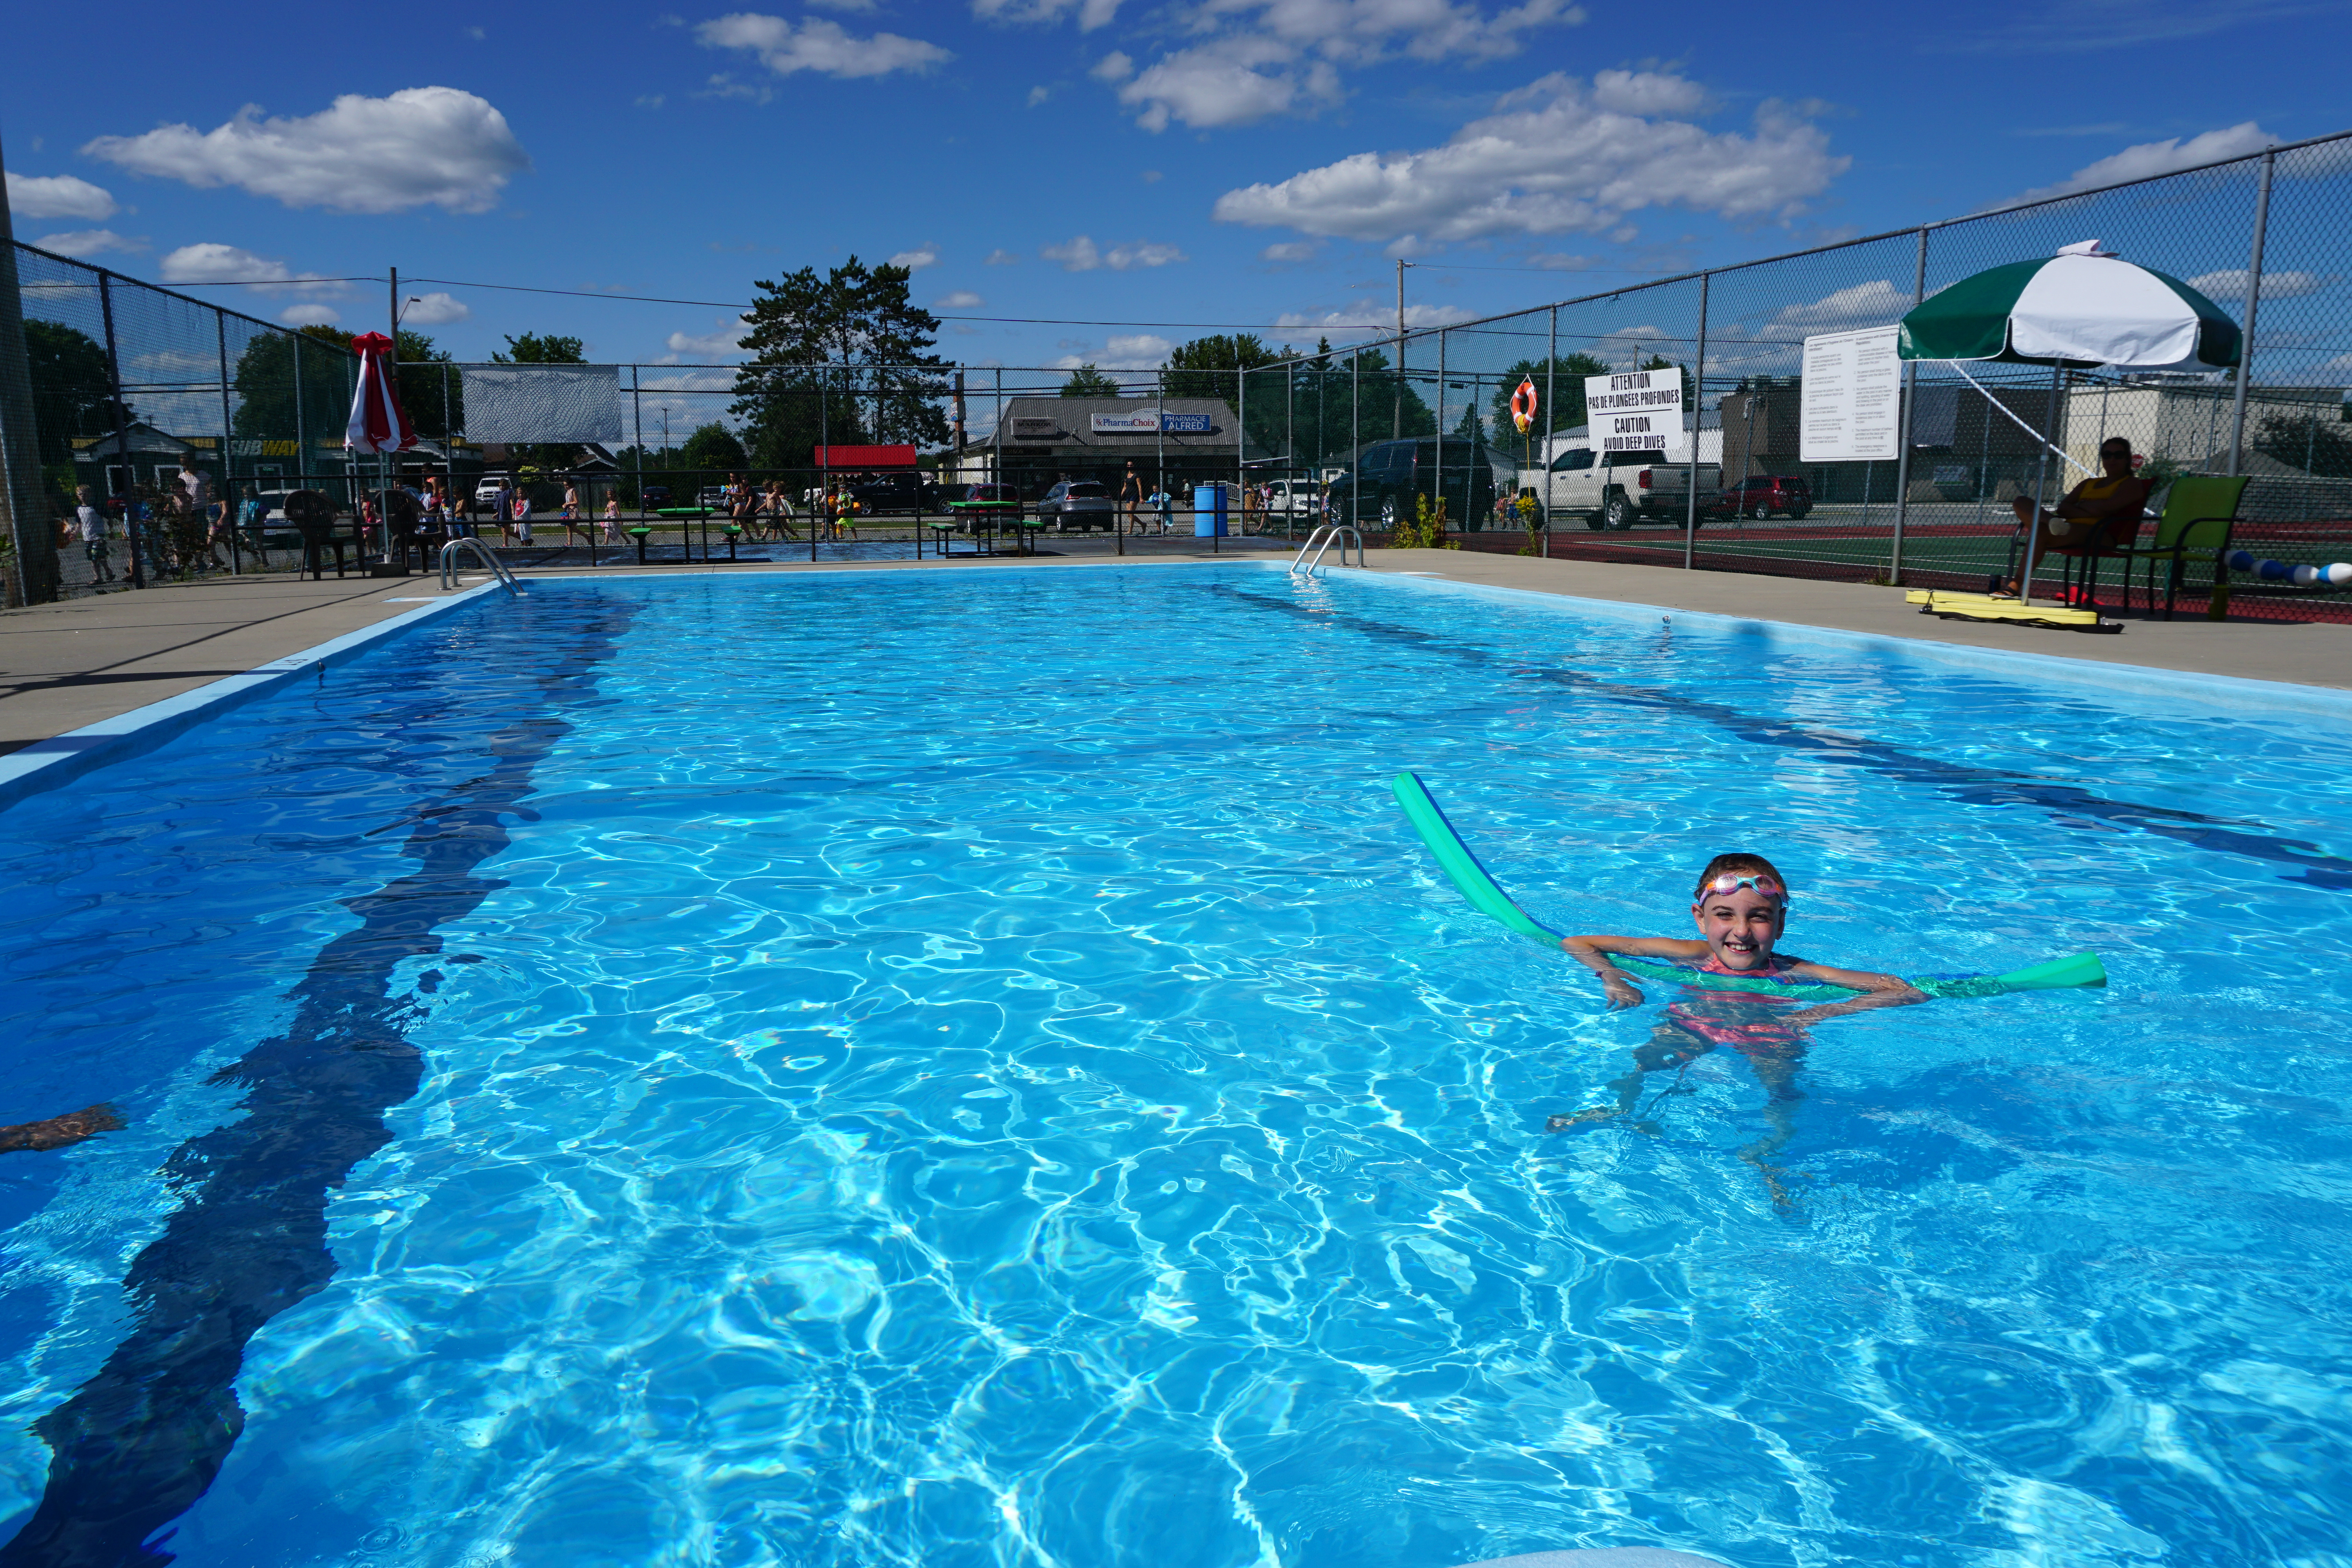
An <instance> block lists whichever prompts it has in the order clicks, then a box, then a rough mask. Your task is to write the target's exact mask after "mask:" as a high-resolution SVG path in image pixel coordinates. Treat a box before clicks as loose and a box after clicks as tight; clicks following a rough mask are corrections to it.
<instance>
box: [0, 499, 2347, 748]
mask: <svg viewBox="0 0 2352 1568" xmlns="http://www.w3.org/2000/svg"><path fill="white" fill-rule="evenodd" d="M1134 543H1136V542H1130V544H1134ZM1226 544H1227V549H1226V550H1225V552H1224V553H1223V555H1221V556H1213V555H1212V554H1211V553H1210V552H1207V551H1202V550H1199V549H1197V548H1194V547H1192V541H1190V540H1184V541H1182V542H1181V544H1179V543H1178V542H1177V541H1175V540H1165V541H1161V540H1155V541H1153V542H1152V547H1150V548H1149V549H1139V550H1136V551H1135V552H1134V553H1130V554H1129V555H1128V556H1126V557H1125V558H1124V559H1120V558H1118V557H1113V556H1109V555H1081V556H1065V557H1052V556H1041V557H1034V558H1027V559H1024V558H1020V557H1011V556H1006V557H997V558H994V559H974V558H971V557H969V556H965V557H959V558H957V559H954V560H950V561H944V562H942V561H936V560H933V561H892V562H861V563H833V562H824V563H815V564H811V563H806V562H795V563H775V564H757V565H755V564H751V563H745V564H743V565H740V566H727V565H720V566H717V567H713V568H704V567H700V566H661V567H655V568H652V569H650V572H649V574H650V575H657V576H674V575H677V574H680V573H686V572H694V573H699V572H702V571H704V570H710V571H714V572H717V573H720V574H727V575H731V576H743V575H765V574H793V573H801V572H841V571H884V572H963V573H971V572H989V571H999V570H1004V569H1007V568H1018V569H1031V568H1040V567H1042V568H1045V569H1048V570H1080V569H1085V568H1090V567H1091V568H1112V569H1139V570H1142V569H1150V568H1152V567H1153V566H1155V565H1156V564H1159V563H1168V562H1181V561H1210V560H1213V559H1222V560H1224V561H1232V560H1234V559H1235V558H1236V557H1237V556H1242V557H1249V556H1255V557H1256V558H1259V559H1281V558H1282V556H1281V552H1280V549H1279V547H1280V544H1281V542H1280V541H1278V540H1273V541H1265V542H1260V541H1255V540H1250V541H1241V540H1232V541H1227V542H1226ZM1369 559H1370V568H1371V570H1373V571H1375V572H1381V573H1425V574H1430V575H1432V576H1437V577H1443V578H1446V579H1448V580H1451V581H1454V582H1457V583H1465V584H1481V585H1485V586H1490V587H1500V588H1518V589H1525V590H1528V591H1531V592H1535V593H1540V594H1557V595H1572V596H1577V597H1582V598H1591V599H1605V600H1611V601H1614V602H1617V603H1622V604H1639V605H1658V606H1660V607H1662V608H1664V609H1669V610H1692V611H1706V612H1708V613H1711V614H1715V615H1721V616H1738V617H1741V618H1744V619H1751V620H1759V621H1777V622H1786V623H1790V624H1793V625H1797V626H1822V627H1828V628H1832V629H1835V630H1841V631H1850V632H1864V633H1868V634H1871V635H1874V636H1877V637H1896V638H1903V639H1906V640H1916V641H1924V642H1932V643H1944V644H1948V645H1951V646H1954V647H1968V648H1994V649H2002V650H2007V651H2011V652H2019V653H2033V654H2042V655H2045V656H2051V657H2056V658H2077V659H2083V660H2085V661H2090V662H2095V663H2098V664H2103V665H2109V666H2125V667H2132V666H2137V667H2139V668H2149V669H2163V670H2174V671H2181V672H2186V673H2191V674H2199V675H2221V676H2233V677H2237V678H2240V679H2249V680H2280V681H2292V682H2294V683H2297V684H2300V685H2305V686H2321V687H2331V688H2335V689H2352V626H2334V625H2329V626H2306V625H2294V624H2287V623H2263V622H2252V621H2231V622H2212V621H2207V620H2204V619H2202V618H2182V619H2179V620H2174V621H2169V622H2167V621H2143V620H2137V619H2134V620H2130V621H2127V622H2126V629H2125V630H2124V631H2123V632H2122V633H2121V634H2119V635H2116V636H2112V637H2102V636H2090V635H2085V634H2083V633H2079V632H2063V631H2050V630H2045V629H2042V628H2037V627H2031V626H1983V625H1975V624H1971V623H1968V622H1960V621H1944V620H1937V619H1935V618H1934V617H1932V616H1922V615H1920V614H1919V613H1918V612H1917V610H1916V607H1914V606H1912V605H1906V604H1905V603H1904V602H1903V590H1902V589H1900V588H1884V587H1874V586H1870V585H1867V584H1851V583H1817V582H1808V581H1804V580H1801V579H1796V578H1789V577H1766V576H1755V575H1749V574H1744V573H1729V572H1683V571H1678V570H1675V569H1673V568H1670V567H1657V566H1629V565H1615V564H1607V563H1594V562H1583V561H1559V560H1555V561H1544V560H1538V559H1535V558H1532V557H1528V556H1515V555H1486V554H1480V553H1476V552H1470V551H1455V550H1383V551H1379V552H1374V553H1373V554H1372V555H1371V556H1370V558H1369ZM636 572H637V568H636V566H635V563H628V564H626V565H618V566H604V567H599V568H593V569H591V568H587V567H578V568H572V569H567V570H556V571H549V572H533V573H530V574H528V575H527V576H526V578H525V581H526V582H527V583H528V582H531V581H543V580H547V579H551V578H560V577H575V576H576V577H611V576H615V575H622V574H630V575H634V574H635V573H636ZM475 580H476V581H478V580H479V579H478V577H477V578H476V579H475ZM437 587H438V582H437V580H436V578H434V577H431V576H417V577H410V578H406V579H400V578H383V579H362V578H345V579H342V580H341V581H328V582H323V583H311V582H306V581H300V580H290V579H288V578H283V577H272V578H258V577H243V578H238V577H225V578H214V579H211V580H209V581H205V582H198V583H186V584H172V585H170V586H166V587H157V588H149V589H146V590H144V591H142V592H138V593H118V594H108V595H102V596H100V597H96V598H87V599H75V600H71V601H69V602H67V603H64V604H58V605H34V606H31V607H30V608H26V609H20V610H10V611H7V612H5V613H0V753H5V752H12V751H16V750H18V749H20V748H22V747H24V746H26V745H29V744H31V743H33V742H37V741H43V740H47V739H48V738H50V737H51V736H55V735H60V734H63V733H65V732H66V731H69V730H76V729H79V728H81V727H82V726H83V725H86V724H94V723H97V722H99V721H101V720H105V719H110V718H113V717H115V716H116V715H118V714H121V713H126V712H129V711H130V710H132V709H134V708H141V707H144V706H145V705H147V704H148V703H151V702H158V701H162V700H164V699H165V698H169V697H174V696H177V695H179V694H180V693H182V692H184V691H187V690H190V689H194V688H195V687H199V686H202V685H205V683H207V682H209V681H213V680H217V679H221V678H223V677H225V676H230V675H239V674H243V673H245V672H246V671H247V670H250V669H253V668H257V667H258V666H260V665H264V664H268V663H269V662H270V661H271V660H273V659H278V658H285V657H286V656H288V655H289V654H295V653H299V652H300V651H302V650H303V649H305V648H309V647H316V646H317V645H319V644H320V643H323V642H326V641H328V640H329V639H331V638H333V637H341V636H343V635H344V634H345V633H348V632H352V631H357V630H359V629H360V628H362V627H363V626H373V625H374V624H376V623H377V622H379V621H386V620H390V619H392V618H393V617H394V616H399V615H402V614H404V613H406V612H407V611H410V610H413V609H415V608H416V605H417V602H418V601H419V600H430V599H433V598H436V597H438V596H439V595H438V594H437V593H436V589H437Z"/></svg>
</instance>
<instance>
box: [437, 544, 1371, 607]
mask: <svg viewBox="0 0 2352 1568" xmlns="http://www.w3.org/2000/svg"><path fill="white" fill-rule="evenodd" d="M469 544H470V545H472V546H473V548H474V558H475V559H476V560H478V561H479V562H480V563H482V564H483V565H485V566H488V568H489V569H490V575H492V576H493V577H496V578H497V579H498V580H499V582H500V583H502V584H505V585H506V591H507V592H508V593H509V594H512V595H515V596H516V597H517V598H520V597H521V596H522V590H521V589H520V588H518V587H516V586H515V574H514V573H513V572H512V571H511V570H510V569H509V567H508V565H507V563H505V562H503V561H501V560H499V557H498V552H495V551H493V550H492V549H491V548H490V547H489V546H488V545H487V544H484V543H483V542H481V541H480V540H478V539H476V538H475V537H474V536H473V535H471V534H461V535H459V536H458V537H457V538H456V539H453V540H451V541H450V542H448V543H446V544H445V545H443V546H442V547H441V591H442V592H443V593H445V594H446V593H447V592H448V591H449V590H450V589H452V588H454V587H456V586H457V556H458V553H459V551H460V550H461V548H462V547H463V546H466V545H469ZM1359 553H1360V552H1359Z"/></svg>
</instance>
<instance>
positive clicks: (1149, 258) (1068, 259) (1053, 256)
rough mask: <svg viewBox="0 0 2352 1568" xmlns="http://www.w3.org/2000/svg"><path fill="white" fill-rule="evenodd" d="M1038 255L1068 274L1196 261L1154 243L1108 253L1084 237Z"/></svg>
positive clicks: (1042, 249)
mask: <svg viewBox="0 0 2352 1568" xmlns="http://www.w3.org/2000/svg"><path fill="white" fill-rule="evenodd" d="M1037 254H1038V255H1040V256H1042V257H1044V258H1045V259H1046V260H1048V261H1058V262H1060V263H1061V264H1062V270H1063V271H1065V272H1093V271H1095V270H1097V269H1098V268H1105V267H1108V268H1110V269H1111V270H1112V271H1113V272H1131V271H1133V270H1134V269H1135V268H1139V267H1165V266H1167V265H1169V263H1171V262H1175V261H1190V260H1191V259H1192V258H1191V257H1189V256H1186V255H1185V254H1184V253H1183V252H1182V251H1181V250H1179V249H1177V248H1176V247H1174V246H1172V245H1162V244H1160V243H1158V242H1157V241H1153V240H1139V241H1137V242H1136V243H1134V244H1132V245H1115V246H1113V247H1110V248H1109V249H1108V250H1104V249H1101V248H1100V247H1097V245H1096V244H1095V242H1094V241H1093V240H1092V239H1091V238H1089V237H1087V236H1086V235H1083V234H1082V235H1079V236H1078V237H1076V238H1075V239H1073V240H1071V241H1070V242H1069V243H1068V244H1066V245H1048V246H1044V247H1040V248H1039V250H1038V252H1037ZM992 259H993V258H992Z"/></svg>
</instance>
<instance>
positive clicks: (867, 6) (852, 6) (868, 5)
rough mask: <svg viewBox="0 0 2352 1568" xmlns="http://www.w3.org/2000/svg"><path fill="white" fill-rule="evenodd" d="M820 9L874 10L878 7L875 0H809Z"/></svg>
mask: <svg viewBox="0 0 2352 1568" xmlns="http://www.w3.org/2000/svg"><path fill="white" fill-rule="evenodd" d="M808 3H809V4H810V5H814V6H815V7H816V8H817V9H818V10H820V11H872V10H876V9H877V5H876V3H875V0H808Z"/></svg>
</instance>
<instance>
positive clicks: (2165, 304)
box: [1897, 239, 2240, 370]
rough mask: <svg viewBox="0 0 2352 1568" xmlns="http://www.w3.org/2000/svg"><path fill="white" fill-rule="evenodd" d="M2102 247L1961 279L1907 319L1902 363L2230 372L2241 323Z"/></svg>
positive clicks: (2087, 244)
mask: <svg viewBox="0 0 2352 1568" xmlns="http://www.w3.org/2000/svg"><path fill="white" fill-rule="evenodd" d="M2098 243H2099V242H2098V241H2097V240H2095V239H2094V240H2085V241H2084V242H2083V243H2082V244H2080V245H2070V246H2068V247H2065V248H2064V249H2063V250H2061V251H2060V252H2059V253H2058V254H2057V255H2055V256H2053V257H2051V258H2048V259H2046V260H2042V261H2012V262H2011V263H2009V265H2007V266H2005V267H1995V268H1991V269H1990V270H1988V271H1984V272H1979V273H1977V274H1976V275H1975V276H1974V277H1971V278H1963V279H1960V280H1959V281H1958V283H1955V284H1953V285H1952V286H1951V287H1950V288H1948V289H1944V290H1943V291H1942V292H1940V293H1938V294H1937V295H1936V296H1934V297H1933V298H1932V299H1929V300H1923V301H1922V302H1921V303H1919V304H1918V305H1917V306H1916V307H1914V308H1913V310H1912V311H1911V313H1910V314H1909V315H1907V316H1906V317H1904V318H1903V327H1902V334H1901V337H1900V339H1899V340H1898V343H1897V352H1898V353H1900V354H1901V356H1902V357H1903V358H1905V359H1916V360H1994V361H1999V362H2001V363H2008V364H2047V365H2063V366H2065V367H2066V368H2068V369H2070V370H2089V369H2091V368H2092V367H2094V366H2096V365H2113V366H2114V367H2115V368H2116V369H2117V370H2227V369H2229V368H2231V366H2233V365H2235V364H2236V363H2238V343H2239V339H2240V333H2239V331H2238V323H2237V322H2235V321H2231V319H2230V318H2229V317H2228V316H2227V315H2225V314H2224V313H2223V312H2222V310H2221V307H2220V306H2219V305H2216V304H2214V303H2213V301H2212V300H2208V299H2207V298H2205V296H2204V295H2202V294H2200V293H2199V292H2198V291H2197V290H2196V289H2191V288H2190V287H2189V285H2188V284H2186V283H2183V282H2182V281H2181V280H2180V279H2178V278H2173V277H2169V276H2168V275H2167V274H2165V273H2162V272H2158V271H2157V270H2156V269H2155V268H2148V267H2139V266H2135V265H2134V264H2133V263H2131V262H2128V261H2126V260H2124V259H2122V258H2119V257H2116V256H2110V255H2105V254H2103V253H2101V252H2100V251H2099V249H2098Z"/></svg>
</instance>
